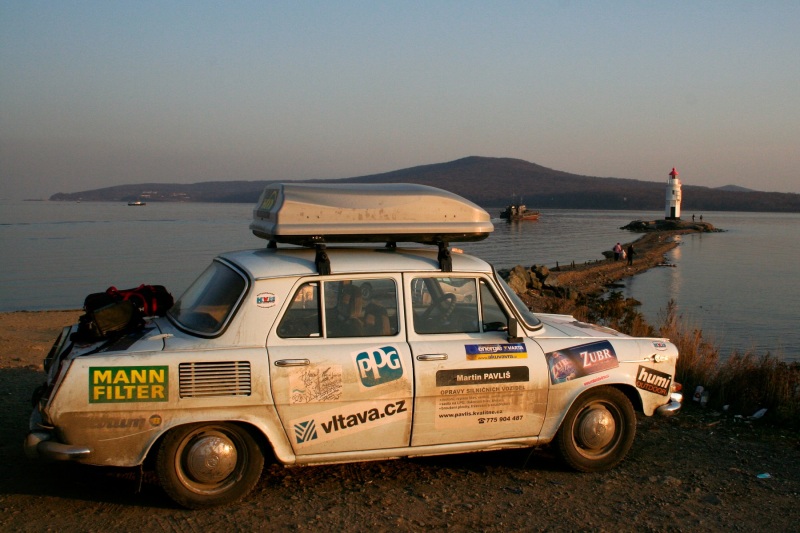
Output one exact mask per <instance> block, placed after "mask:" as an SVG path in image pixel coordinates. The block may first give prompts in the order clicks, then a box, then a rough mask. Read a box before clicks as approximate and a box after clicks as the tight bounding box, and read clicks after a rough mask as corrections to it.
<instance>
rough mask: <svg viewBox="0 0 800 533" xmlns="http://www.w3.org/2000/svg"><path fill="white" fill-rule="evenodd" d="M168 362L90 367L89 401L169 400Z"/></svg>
mask: <svg viewBox="0 0 800 533" xmlns="http://www.w3.org/2000/svg"><path fill="white" fill-rule="evenodd" d="M168 399H169V367H168V366H114V367H90V368H89V403H126V402H166V401H167V400H168Z"/></svg>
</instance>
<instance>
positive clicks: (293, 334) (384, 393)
mask: <svg viewBox="0 0 800 533" xmlns="http://www.w3.org/2000/svg"><path fill="white" fill-rule="evenodd" d="M398 280H399V278H397V279H395V278H392V277H388V276H387V277H381V278H355V279H354V278H342V277H331V278H327V279H323V280H322V281H319V278H314V279H309V280H305V281H302V280H301V281H300V282H299V283H298V284H297V285H296V287H295V290H294V292H293V295H292V297H291V299H290V301H289V302H287V304H286V306H285V309H283V310H282V315H281V317H279V319H278V321H277V326H276V327H275V328H274V330H273V331H272V332H271V333H270V335H269V338H268V340H267V347H268V348H267V351H268V356H269V363H270V381H271V386H272V393H273V399H274V401H275V405H276V408H277V411H278V415H279V416H280V418H281V422H282V423H283V427H284V429H285V431H286V432H287V435H288V437H289V440H290V442H291V444H292V447H293V448H294V451H295V454H296V455H298V456H304V455H312V454H322V453H339V452H355V451H364V450H374V449H380V448H397V447H407V446H408V445H409V440H410V434H411V409H412V386H413V380H412V370H413V367H412V364H411V352H410V349H409V346H408V344H407V343H406V342H405V332H404V328H403V323H402V320H399V319H398V313H397V310H398V308H399V301H398V294H399V290H398V287H399V282H398Z"/></svg>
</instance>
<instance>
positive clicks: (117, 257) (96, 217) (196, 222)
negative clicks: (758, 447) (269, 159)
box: [0, 200, 800, 361]
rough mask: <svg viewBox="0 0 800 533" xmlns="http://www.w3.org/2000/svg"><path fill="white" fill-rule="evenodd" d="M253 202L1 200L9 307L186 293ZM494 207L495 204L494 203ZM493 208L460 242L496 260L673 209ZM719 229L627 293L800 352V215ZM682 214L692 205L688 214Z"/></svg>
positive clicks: (591, 237) (646, 306)
mask: <svg viewBox="0 0 800 533" xmlns="http://www.w3.org/2000/svg"><path fill="white" fill-rule="evenodd" d="M252 210H253V205H252V204H220V203H149V204H147V205H145V206H138V207H133V206H128V205H127V204H125V203H116V202H50V201H17V200H0V249H2V262H0V265H1V266H0V311H20V310H27V311H37V310H49V309H78V308H80V307H81V306H82V304H83V299H84V297H85V296H86V295H87V294H89V293H92V292H100V291H103V290H105V289H106V288H108V287H110V286H115V287H117V288H130V287H135V286H138V285H140V284H142V283H147V284H159V285H164V286H166V287H167V288H168V289H169V290H170V292H172V293H173V294H174V295H175V296H176V297H177V296H179V295H180V294H181V293H182V292H183V291H184V290H185V289H186V288H187V287H188V285H189V284H190V283H191V282H192V281H193V280H194V278H195V277H196V276H197V275H199V274H200V272H202V271H203V269H204V268H205V267H206V265H207V264H208V263H209V262H210V261H211V260H212V259H213V257H214V256H215V255H216V254H218V253H220V252H224V251H230V250H237V249H247V248H259V247H263V246H265V244H266V243H265V241H264V240H262V239H259V238H257V237H255V236H254V235H253V234H252V233H251V232H250V230H249V229H248V225H249V223H250V219H251V217H252ZM495 211H496V212H495ZM499 211H500V210H499V209H491V210H490V212H491V213H492V214H493V216H496V217H498V218H496V219H493V222H494V225H495V231H494V233H493V234H492V235H491V236H490V237H489V238H488V239H486V240H484V241H479V242H472V243H458V244H454V246H457V247H458V248H461V249H463V250H464V251H465V252H467V253H472V254H475V255H478V256H480V257H482V258H484V259H486V260H487V261H489V262H491V263H493V264H494V265H495V266H496V267H497V268H511V267H514V266H515V265H524V266H531V265H534V264H539V265H547V266H549V267H554V266H556V265H569V264H572V263H573V262H574V263H576V264H580V263H586V262H591V261H597V260H601V259H602V258H603V255H602V252H603V251H606V250H610V249H611V247H612V246H613V245H614V244H615V243H616V242H623V243H624V242H630V241H632V240H635V239H636V238H638V235H637V234H633V233H630V232H628V231H625V230H622V229H620V228H621V227H622V226H624V225H625V224H627V223H629V222H631V221H632V220H654V219H657V218H662V217H663V212H654V211H598V210H560V209H554V210H546V211H543V212H542V215H541V217H540V218H539V220H537V221H520V222H511V223H509V222H506V221H505V220H501V219H500V218H499ZM701 214H702V215H703V216H704V220H705V221H706V222H710V223H712V224H713V225H714V226H715V227H717V228H718V229H721V230H724V231H722V232H719V233H704V234H690V235H684V236H682V237H680V245H679V246H678V247H677V248H675V249H674V250H673V251H672V252H670V253H669V254H668V255H667V257H666V259H667V263H668V264H670V265H672V266H668V267H657V268H654V269H651V270H649V271H647V272H645V273H643V274H640V275H637V276H634V277H631V278H627V279H625V280H623V281H622V285H623V287H621V288H619V289H616V290H620V291H621V292H622V293H623V294H624V295H625V296H626V297H632V298H635V299H636V300H638V301H640V302H642V305H641V307H640V310H641V312H642V313H643V314H644V316H645V317H646V318H647V319H648V321H649V322H650V323H652V324H656V325H657V324H658V323H660V319H661V317H662V316H663V314H664V310H665V308H666V306H667V302H669V301H670V300H673V301H674V302H675V303H676V305H677V308H678V312H679V313H680V315H681V317H682V318H683V319H684V320H685V321H686V323H687V324H688V325H689V326H690V327H692V328H698V329H701V330H702V331H703V335H704V337H705V338H706V339H708V340H710V341H712V342H715V343H716V344H717V345H719V346H720V348H721V351H722V354H723V357H724V356H725V354H728V353H732V352H734V351H738V352H739V353H742V352H744V351H754V352H755V353H757V354H762V353H770V354H773V355H776V356H779V357H782V358H784V359H785V360H790V361H791V360H796V361H800V328H798V327H797V324H798V319H799V318H800V311H798V310H799V309H800V305H799V304H798V302H800V269H798V265H800V231H798V230H799V229H800V214H776V213H733V212H707V213H696V216H698V217H699V216H700V215H701ZM683 216H684V219H686V218H688V217H691V213H688V214H687V213H686V212H684V213H683Z"/></svg>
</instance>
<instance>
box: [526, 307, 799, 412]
mask: <svg viewBox="0 0 800 533" xmlns="http://www.w3.org/2000/svg"><path fill="white" fill-rule="evenodd" d="M537 303H538V304H539V305H538V306H537V307H538V310H539V311H544V312H547V313H561V314H570V315H572V316H574V317H575V318H577V319H579V320H583V321H586V322H592V323H596V324H601V325H603V326H608V327H610V328H613V329H616V330H617V331H621V332H622V333H625V334H628V335H631V336H634V337H652V336H660V337H665V338H667V339H669V340H670V341H671V342H672V343H673V344H675V345H676V346H677V347H678V353H679V354H680V357H679V359H678V365H677V368H676V371H675V380H676V381H677V382H678V383H681V384H682V385H683V390H684V397H685V398H686V401H691V398H692V394H693V393H694V390H695V388H696V387H697V386H698V385H702V386H703V387H704V389H705V390H706V391H708V393H709V406H710V407H712V408H716V409H722V408H723V407H724V406H728V409H727V410H728V412H730V413H732V414H741V415H743V416H750V415H752V414H754V413H755V412H756V411H758V410H759V409H763V408H765V409H767V415H766V417H767V419H770V420H772V421H774V422H777V423H780V424H784V425H800V363H798V362H793V363H789V362H786V361H782V360H781V359H780V358H778V357H775V356H773V355H771V354H769V353H767V354H761V355H760V354H756V353H753V352H752V351H746V352H743V353H738V352H734V353H731V354H722V353H720V347H719V345H717V344H716V343H715V342H714V340H713V339H707V338H705V337H704V336H703V332H702V330H700V329H699V328H697V327H694V326H693V325H692V324H690V323H688V321H686V320H684V318H683V317H682V316H680V315H679V314H678V311H677V306H676V304H675V302H672V301H670V302H669V303H668V304H667V307H666V309H665V310H664V311H663V312H662V313H661V315H660V316H659V322H660V324H659V326H658V329H655V328H653V327H652V326H651V325H650V324H648V323H647V321H646V320H645V319H644V318H643V317H642V315H641V313H639V312H638V311H637V309H636V308H637V306H638V305H639V303H638V302H636V301H635V300H632V299H627V300H626V299H625V298H624V297H623V296H622V294H621V293H620V292H611V293H609V294H607V295H605V296H602V297H588V298H581V299H579V300H577V301H574V300H567V299H562V298H547V299H546V300H545V301H540V302H537Z"/></svg>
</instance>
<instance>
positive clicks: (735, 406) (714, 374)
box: [659, 301, 800, 424]
mask: <svg viewBox="0 0 800 533" xmlns="http://www.w3.org/2000/svg"><path fill="white" fill-rule="evenodd" d="M659 332H660V334H661V335H662V336H664V337H666V338H668V339H670V340H671V341H672V342H673V343H674V344H675V345H676V346H677V347H678V353H679V354H680V358H679V359H678V367H677V369H676V372H675V374H676V376H675V379H676V380H677V381H678V382H679V383H681V384H682V385H683V387H684V391H685V395H686V396H687V398H688V397H690V395H691V394H692V392H693V391H694V390H695V388H696V387H697V386H698V385H702V386H703V387H704V388H705V389H706V390H707V391H708V392H709V404H710V405H711V406H713V407H716V408H723V407H724V406H728V410H729V412H731V413H734V414H742V415H745V416H748V415H752V414H753V413H755V412H756V411H758V410H759V409H762V408H765V409H767V416H768V417H769V418H770V419H772V420H773V421H776V422H781V423H789V424H797V423H798V418H799V417H800V363H797V362H794V363H789V362H786V361H782V360H780V359H779V358H777V357H774V356H772V355H771V354H769V353H766V354H756V353H753V352H750V351H748V352H744V353H738V352H734V353H732V354H728V357H722V355H724V354H720V348H719V346H717V345H716V344H715V343H714V342H711V341H708V340H706V339H704V338H703V332H702V331H701V330H699V329H697V328H694V327H692V326H691V325H690V324H688V323H687V322H686V321H685V320H683V318H682V317H681V316H679V315H678V314H677V309H676V306H675V303H674V302H672V301H670V302H669V303H668V304H667V308H666V310H665V311H664V313H663V315H662V316H661V326H660V327H659Z"/></svg>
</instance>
